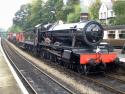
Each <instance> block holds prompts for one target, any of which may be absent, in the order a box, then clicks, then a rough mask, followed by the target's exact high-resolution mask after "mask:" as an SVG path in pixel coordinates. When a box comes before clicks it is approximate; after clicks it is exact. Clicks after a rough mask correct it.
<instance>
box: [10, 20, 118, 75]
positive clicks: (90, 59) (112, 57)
mask: <svg viewBox="0 0 125 94" xmlns="http://www.w3.org/2000/svg"><path fill="white" fill-rule="evenodd" d="M11 36H12V35H11V34H10V36H9V37H11ZM9 39H12V38H9ZM14 39H16V41H17V42H16V43H17V44H18V45H19V46H20V47H21V48H23V49H25V50H27V51H30V52H33V54H34V55H37V56H42V57H44V58H45V59H49V60H51V61H54V62H57V63H59V64H61V65H63V66H65V67H66V68H71V69H73V70H76V71H78V72H79V73H83V74H85V75H87V74H88V73H93V72H104V71H105V69H106V68H107V66H115V64H116V63H118V62H119V59H118V57H117V54H116V53H114V52H110V51H109V50H108V48H105V47H104V46H102V45H99V44H100V42H102V39H103V27H102V26H101V25H100V24H99V23H98V22H95V21H84V22H78V23H69V24H54V25H53V24H48V25H41V24H40V25H37V26H36V27H35V28H34V29H32V30H30V31H26V32H20V33H17V34H16V37H15V38H14ZM14 42H15V41H14Z"/></svg>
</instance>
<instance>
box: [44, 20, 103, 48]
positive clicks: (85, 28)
mask: <svg viewBox="0 0 125 94" xmlns="http://www.w3.org/2000/svg"><path fill="white" fill-rule="evenodd" d="M42 33H43V32H42ZM42 36H43V37H44V39H46V38H47V39H49V40H50V42H51V43H59V44H60V45H63V46H70V47H75V46H96V45H98V44H99V43H100V42H101V41H102V39H103V28H102V26H101V25H100V24H99V23H97V22H95V21H87V22H79V23H70V24H58V25H54V26H52V27H51V28H50V29H49V30H48V31H44V33H43V35H42Z"/></svg>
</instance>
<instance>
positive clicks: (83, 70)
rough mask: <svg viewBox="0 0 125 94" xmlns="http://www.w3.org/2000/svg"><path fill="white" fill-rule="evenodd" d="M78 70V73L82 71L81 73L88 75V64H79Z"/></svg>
mask: <svg viewBox="0 0 125 94" xmlns="http://www.w3.org/2000/svg"><path fill="white" fill-rule="evenodd" d="M77 71H78V73H80V74H84V75H88V68H87V66H86V65H80V64H79V65H78V66H77Z"/></svg>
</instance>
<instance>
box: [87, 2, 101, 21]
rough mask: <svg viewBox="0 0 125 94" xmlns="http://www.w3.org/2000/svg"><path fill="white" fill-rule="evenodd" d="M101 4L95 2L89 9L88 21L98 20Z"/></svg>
mask: <svg viewBox="0 0 125 94" xmlns="http://www.w3.org/2000/svg"><path fill="white" fill-rule="evenodd" d="M100 5H101V2H100V0H96V1H95V2H94V3H93V4H92V5H91V6H90V8H89V14H90V19H92V20H97V19H98V18H99V13H98V12H99V8H100Z"/></svg>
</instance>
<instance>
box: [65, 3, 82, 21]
mask: <svg viewBox="0 0 125 94" xmlns="http://www.w3.org/2000/svg"><path fill="white" fill-rule="evenodd" d="M79 20H80V6H79V5H76V6H75V9H74V12H72V13H69V15H68V16H67V21H68V22H69V23H70V22H78V21H79Z"/></svg>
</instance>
